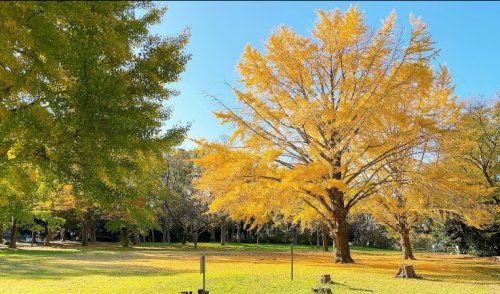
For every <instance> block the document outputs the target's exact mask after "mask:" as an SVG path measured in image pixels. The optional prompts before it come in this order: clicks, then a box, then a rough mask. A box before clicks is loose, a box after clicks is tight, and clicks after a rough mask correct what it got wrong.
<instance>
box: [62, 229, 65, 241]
mask: <svg viewBox="0 0 500 294" xmlns="http://www.w3.org/2000/svg"><path fill="white" fill-rule="evenodd" d="M61 242H66V229H65V228H61Z"/></svg>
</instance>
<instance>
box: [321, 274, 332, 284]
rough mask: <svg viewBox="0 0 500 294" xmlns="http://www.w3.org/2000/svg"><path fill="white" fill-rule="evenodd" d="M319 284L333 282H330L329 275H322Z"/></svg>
mask: <svg viewBox="0 0 500 294" xmlns="http://www.w3.org/2000/svg"><path fill="white" fill-rule="evenodd" d="M319 282H320V283H321V284H333V281H332V278H331V277H330V274H322V275H321V279H320V280H319Z"/></svg>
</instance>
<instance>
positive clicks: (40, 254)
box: [0, 250, 197, 280]
mask: <svg viewBox="0 0 500 294" xmlns="http://www.w3.org/2000/svg"><path fill="white" fill-rule="evenodd" d="M55 252H57V251H55ZM55 252H54V251H49V250H12V252H8V253H7V252H3V254H1V255H0V279H1V278H2V277H9V278H14V279H17V278H19V279H32V280H38V279H55V280H59V279H64V278H70V277H76V276H92V275H99V276H110V277H134V276H144V277H146V276H147V277H152V276H171V275H177V274H183V273H196V272H197V270H196V269H192V270H191V269H179V268H174V267H173V266H166V265H165V266H161V267H160V266H158V265H156V266H148V265H143V264H138V263H133V262H132V261H133V260H136V259H137V260H140V262H141V263H147V262H148V261H150V260H151V261H158V260H162V259H169V258H170V257H163V256H162V257H161V258H156V257H154V256H143V255H141V254H140V255H137V254H134V253H131V254H127V255H117V254H116V253H113V252H98V253H90V252H89V253H86V254H85V252H71V253H67V252H57V253H55Z"/></svg>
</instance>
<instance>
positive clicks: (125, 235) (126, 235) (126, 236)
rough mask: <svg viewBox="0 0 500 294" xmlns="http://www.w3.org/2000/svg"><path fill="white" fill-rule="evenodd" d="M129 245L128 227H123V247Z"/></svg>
mask: <svg viewBox="0 0 500 294" xmlns="http://www.w3.org/2000/svg"><path fill="white" fill-rule="evenodd" d="M129 246H130V230H129V229H128V227H126V228H125V234H124V236H123V247H125V248H127V247H129Z"/></svg>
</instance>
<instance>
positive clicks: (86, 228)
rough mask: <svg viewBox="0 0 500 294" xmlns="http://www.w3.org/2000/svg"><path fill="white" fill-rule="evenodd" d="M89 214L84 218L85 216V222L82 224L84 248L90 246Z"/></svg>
mask: <svg viewBox="0 0 500 294" xmlns="http://www.w3.org/2000/svg"><path fill="white" fill-rule="evenodd" d="M89 218H90V217H89V214H88V213H86V214H85V215H84V216H83V222H82V230H81V234H82V246H88V245H89V239H88V237H89V225H90V223H89Z"/></svg>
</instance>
